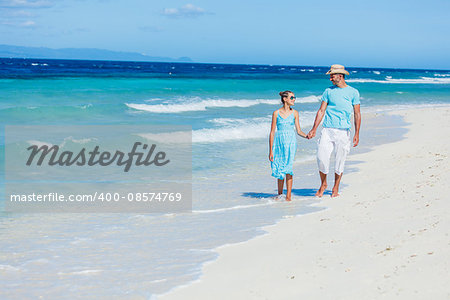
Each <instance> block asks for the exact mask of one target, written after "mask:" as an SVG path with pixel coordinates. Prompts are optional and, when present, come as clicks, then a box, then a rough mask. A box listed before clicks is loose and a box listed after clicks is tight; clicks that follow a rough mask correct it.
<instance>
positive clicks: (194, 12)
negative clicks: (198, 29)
mask: <svg viewBox="0 0 450 300" xmlns="http://www.w3.org/2000/svg"><path fill="white" fill-rule="evenodd" d="M205 14H207V12H206V11H205V10H204V9H203V8H201V7H197V6H195V5H193V4H186V5H185V6H182V7H180V8H165V9H164V12H163V15H165V16H167V17H172V18H182V17H186V18H196V17H199V16H202V15H205Z"/></svg>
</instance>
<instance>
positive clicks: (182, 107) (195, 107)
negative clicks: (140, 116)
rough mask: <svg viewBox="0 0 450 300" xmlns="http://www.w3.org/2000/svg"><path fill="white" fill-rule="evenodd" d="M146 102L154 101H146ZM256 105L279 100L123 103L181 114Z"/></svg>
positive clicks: (311, 100)
mask: <svg viewBox="0 0 450 300" xmlns="http://www.w3.org/2000/svg"><path fill="white" fill-rule="evenodd" d="M146 101H148V102H150V101H154V100H153V99H152V100H146ZM318 101H320V96H315V95H310V96H306V97H298V98H297V100H296V102H298V103H314V102H318ZM258 104H269V105H279V104H280V100H279V99H255V100H249V99H241V100H226V99H224V100H216V99H206V100H200V99H198V98H193V99H191V100H189V101H185V102H181V103H175V104H139V103H125V105H126V106H128V107H129V108H133V109H136V110H140V111H148V112H153V113H182V112H188V111H204V110H206V109H208V108H215V107H250V106H254V105H258Z"/></svg>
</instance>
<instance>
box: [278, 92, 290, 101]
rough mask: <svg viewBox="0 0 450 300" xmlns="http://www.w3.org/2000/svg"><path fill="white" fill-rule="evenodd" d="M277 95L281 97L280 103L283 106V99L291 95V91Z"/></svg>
mask: <svg viewBox="0 0 450 300" xmlns="http://www.w3.org/2000/svg"><path fill="white" fill-rule="evenodd" d="M279 94H280V96H281V103H283V104H284V98H286V97H287V96H289V94H292V92H291V91H284V92H280V93H279Z"/></svg>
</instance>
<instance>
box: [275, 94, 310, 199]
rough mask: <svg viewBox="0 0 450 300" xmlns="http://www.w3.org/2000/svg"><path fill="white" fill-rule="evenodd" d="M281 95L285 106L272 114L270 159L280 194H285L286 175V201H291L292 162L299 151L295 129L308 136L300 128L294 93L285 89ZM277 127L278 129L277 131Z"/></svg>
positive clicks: (303, 135)
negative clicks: (293, 107) (294, 107)
mask: <svg viewBox="0 0 450 300" xmlns="http://www.w3.org/2000/svg"><path fill="white" fill-rule="evenodd" d="M280 96H281V103H282V104H283V107H281V108H280V109H277V110H276V111H274V112H273V114H272V127H271V129H270V137H269V149H270V152H269V160H270V162H271V163H270V165H271V167H272V176H273V177H275V178H277V179H278V195H281V194H283V185H284V178H285V177H286V188H287V193H286V201H291V191H292V175H293V171H292V163H293V162H294V157H295V152H296V151H297V139H296V135H295V131H297V134H298V135H300V136H302V137H304V138H306V134H305V133H304V132H303V131H302V130H301V128H300V123H299V116H298V111H296V110H295V109H292V108H291V106H293V105H294V102H295V96H294V93H293V92H291V91H284V92H280ZM294 126H295V129H294ZM275 128H276V129H277V130H276V132H275ZM274 140H275V143H274Z"/></svg>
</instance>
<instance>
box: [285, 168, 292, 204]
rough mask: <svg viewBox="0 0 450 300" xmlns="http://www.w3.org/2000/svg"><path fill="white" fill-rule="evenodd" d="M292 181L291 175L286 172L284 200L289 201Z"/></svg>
mask: <svg viewBox="0 0 450 300" xmlns="http://www.w3.org/2000/svg"><path fill="white" fill-rule="evenodd" d="M292 182H293V179H292V175H290V174H286V189H287V193H286V201H291V191H292Z"/></svg>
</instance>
